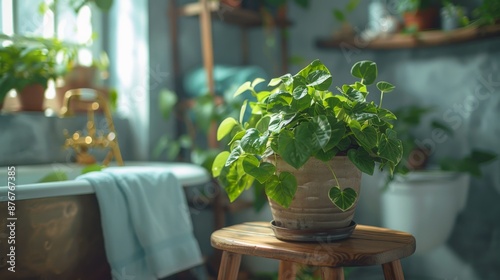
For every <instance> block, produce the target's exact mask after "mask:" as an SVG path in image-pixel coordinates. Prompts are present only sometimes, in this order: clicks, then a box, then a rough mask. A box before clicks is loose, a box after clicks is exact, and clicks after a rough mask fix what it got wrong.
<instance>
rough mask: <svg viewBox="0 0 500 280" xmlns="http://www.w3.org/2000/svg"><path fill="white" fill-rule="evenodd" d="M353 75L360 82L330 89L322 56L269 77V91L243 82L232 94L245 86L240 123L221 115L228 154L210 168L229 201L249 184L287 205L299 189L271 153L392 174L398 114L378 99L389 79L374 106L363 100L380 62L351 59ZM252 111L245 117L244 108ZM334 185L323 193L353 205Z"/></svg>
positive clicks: (382, 87)
mask: <svg viewBox="0 0 500 280" xmlns="http://www.w3.org/2000/svg"><path fill="white" fill-rule="evenodd" d="M351 74H352V75H353V76H354V77H355V78H358V79H359V81H356V82H354V83H353V84H344V85H342V86H339V87H336V93H334V92H332V91H330V90H329V89H330V87H331V85H332V75H331V74H330V71H329V70H328V69H327V67H326V66H325V65H324V64H323V63H321V62H320V61H319V60H315V61H313V62H312V63H311V64H310V65H308V66H307V67H305V68H304V69H302V70H301V71H299V72H298V73H297V74H295V75H291V74H286V75H283V76H281V77H278V78H274V79H272V80H271V81H270V82H269V85H268V86H269V89H268V90H264V91H259V92H257V91H255V87H256V85H258V84H259V83H262V82H263V81H264V80H263V79H257V80H254V81H253V82H247V83H245V84H243V85H242V86H241V87H240V88H239V89H238V90H237V91H236V92H235V96H237V95H239V94H241V93H243V92H245V91H250V92H251V93H252V95H253V97H254V98H255V100H251V101H250V100H247V101H245V103H244V104H243V106H242V108H241V113H240V117H239V120H236V119H234V118H231V117H230V118H227V119H225V120H224V121H223V122H222V123H221V125H220V126H219V129H218V132H217V138H218V140H222V139H224V138H227V139H228V140H229V144H228V145H229V151H224V152H221V153H220V154H219V155H218V156H217V157H216V159H215V160H214V163H213V166H212V173H213V176H214V177H216V178H218V180H219V182H220V183H221V185H222V187H223V188H224V189H225V190H226V192H227V194H228V196H229V199H230V201H234V200H235V199H236V198H237V197H238V196H239V195H240V194H241V193H242V192H243V191H244V190H246V189H248V188H250V187H251V186H252V185H253V186H255V187H257V188H263V189H265V192H266V194H267V196H268V197H269V198H270V199H272V200H274V201H275V202H277V203H278V204H279V205H281V206H283V207H285V208H286V207H289V205H290V203H291V202H292V200H293V198H294V195H295V192H296V191H297V179H296V178H295V177H294V175H293V174H291V173H290V172H279V171H278V169H277V166H276V163H275V162H276V161H273V158H278V157H280V158H282V159H283V160H284V161H285V162H286V163H288V164H289V165H291V166H293V167H294V168H296V169H300V168H301V167H302V166H303V165H304V164H305V163H306V162H307V161H308V160H309V159H311V158H317V159H319V160H321V161H323V162H325V164H326V162H328V161H330V160H331V159H333V158H334V157H336V156H347V157H348V158H349V160H350V161H351V162H352V163H353V164H354V165H355V166H356V167H357V168H358V169H359V170H361V171H362V172H364V173H367V174H373V171H374V168H375V166H376V163H378V164H379V166H380V168H381V169H383V168H387V169H388V170H389V172H390V173H391V174H392V172H393V171H394V168H395V167H396V165H397V164H398V163H399V161H400V160H401V156H402V153H403V150H402V144H401V141H400V140H399V139H398V138H397V135H396V132H395V131H394V130H393V129H392V127H393V125H392V124H391V121H392V120H394V119H396V116H395V115H394V114H393V113H392V112H390V111H389V110H387V109H384V108H383V107H382V101H383V96H384V94H385V93H388V92H390V91H392V90H393V89H394V86H393V85H391V84H390V83H388V82H378V83H376V88H377V89H378V90H379V91H380V101H379V104H376V103H375V102H368V101H367V100H366V97H367V95H368V93H369V91H368V86H369V85H372V84H374V83H375V81H376V78H377V65H376V64H375V63H374V62H371V61H361V62H358V63H356V64H355V65H354V66H353V67H352V69H351ZM247 110H251V116H250V117H249V118H248V119H247V120H245V118H244V116H245V112H246V111H247ZM330 171H331V176H332V179H333V180H334V182H337V183H336V184H334V185H332V187H331V189H330V191H329V193H328V194H325V195H328V196H329V198H330V200H331V201H332V203H333V204H334V205H335V206H337V207H338V208H339V209H341V210H342V211H346V210H348V209H349V208H351V207H352V206H353V205H354V203H355V201H356V198H357V193H356V192H355V191H354V190H353V189H351V188H348V186H340V185H339V184H338V180H337V176H336V174H335V170H334V169H333V168H330Z"/></svg>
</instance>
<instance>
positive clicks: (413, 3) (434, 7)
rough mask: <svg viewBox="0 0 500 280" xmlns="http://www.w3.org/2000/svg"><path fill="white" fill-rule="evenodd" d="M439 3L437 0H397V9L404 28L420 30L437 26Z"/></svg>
mask: <svg viewBox="0 0 500 280" xmlns="http://www.w3.org/2000/svg"><path fill="white" fill-rule="evenodd" d="M439 4H440V2H439V1H437V0H399V1H397V9H398V11H399V12H400V13H401V15H402V16H403V20H404V24H405V28H406V29H408V30H414V31H422V30H428V29H434V28H438V27H439Z"/></svg>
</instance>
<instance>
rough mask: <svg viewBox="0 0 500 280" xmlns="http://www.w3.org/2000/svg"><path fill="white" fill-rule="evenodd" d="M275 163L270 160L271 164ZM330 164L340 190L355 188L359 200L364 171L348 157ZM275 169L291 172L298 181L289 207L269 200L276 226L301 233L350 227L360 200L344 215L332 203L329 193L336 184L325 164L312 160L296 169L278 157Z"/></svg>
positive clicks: (342, 157)
mask: <svg viewBox="0 0 500 280" xmlns="http://www.w3.org/2000/svg"><path fill="white" fill-rule="evenodd" d="M273 160H274V159H271V158H269V161H270V162H273ZM273 163H274V162H273ZM328 164H329V165H330V167H331V168H332V169H333V170H334V171H335V174H336V176H337V179H338V181H339V184H340V187H341V188H342V189H344V188H348V187H349V188H352V189H354V190H355V191H356V192H357V193H358V197H359V190H360V184H361V171H359V170H358V169H357V168H356V166H355V165H354V164H353V163H352V162H351V161H350V160H349V159H348V158H347V157H346V156H336V157H334V158H333V160H331V161H329V162H328ZM276 167H277V170H278V171H280V172H283V171H287V172H290V173H292V174H293V175H294V176H295V177H296V178H297V184H298V187H297V192H296V193H295V197H294V198H293V201H292V203H291V205H290V207H289V208H284V207H282V206H280V205H279V204H277V203H276V202H274V201H273V200H272V199H269V204H270V206H271V212H272V214H273V218H274V223H275V224H276V225H277V226H279V227H284V228H287V229H298V230H305V229H308V230H309V229H313V230H323V229H339V228H345V227H347V226H349V225H350V223H351V221H352V218H353V217H354V211H355V209H356V204H357V200H356V202H355V205H354V206H353V207H352V208H351V209H349V210H347V211H345V212H342V211H341V210H340V209H339V208H337V207H336V206H335V205H334V204H333V203H332V201H331V200H330V198H329V197H328V193H329V191H330V189H331V188H332V187H334V186H336V185H337V183H336V181H335V179H334V177H333V175H332V172H331V171H330V169H329V168H328V166H327V165H326V164H325V163H324V162H322V161H320V160H318V159H315V158H311V159H309V161H308V162H307V163H306V164H305V165H304V166H302V167H301V168H300V169H298V170H297V169H295V168H294V167H292V166H290V165H289V164H288V163H286V162H285V161H284V160H282V159H281V158H278V161H277V166H276Z"/></svg>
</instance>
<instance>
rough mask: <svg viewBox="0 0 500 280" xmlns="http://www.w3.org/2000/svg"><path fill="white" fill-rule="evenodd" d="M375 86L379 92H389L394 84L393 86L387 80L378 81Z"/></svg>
mask: <svg viewBox="0 0 500 280" xmlns="http://www.w3.org/2000/svg"><path fill="white" fill-rule="evenodd" d="M377 88H378V90H380V91H381V92H391V91H393V90H394V88H395V86H393V85H392V84H391V83H388V82H378V83H377Z"/></svg>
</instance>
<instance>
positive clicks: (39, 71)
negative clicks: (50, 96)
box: [0, 36, 72, 111]
mask: <svg viewBox="0 0 500 280" xmlns="http://www.w3.org/2000/svg"><path fill="white" fill-rule="evenodd" d="M0 39H2V46H1V47H0V56H1V57H2V59H5V63H2V66H1V70H0V71H2V78H1V80H0V97H1V96H5V95H6V93H7V92H9V91H10V90H12V89H15V90H16V91H17V93H18V97H19V100H20V103H21V109H22V110H24V111H42V110H43V100H44V94H45V90H46V88H47V82H48V81H49V80H51V79H56V78H57V77H60V76H62V75H64V73H66V71H67V70H68V68H67V63H68V61H69V59H70V58H69V57H70V56H71V55H72V51H71V47H70V46H67V45H65V44H63V43H62V42H60V41H58V40H56V39H45V38H37V37H23V36H15V37H7V36H1V37H0Z"/></svg>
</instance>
